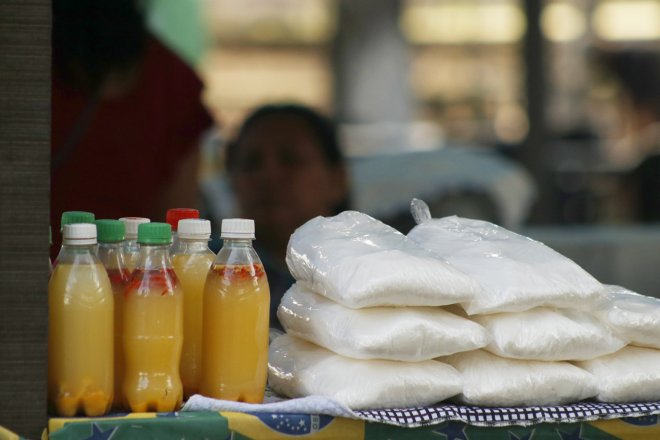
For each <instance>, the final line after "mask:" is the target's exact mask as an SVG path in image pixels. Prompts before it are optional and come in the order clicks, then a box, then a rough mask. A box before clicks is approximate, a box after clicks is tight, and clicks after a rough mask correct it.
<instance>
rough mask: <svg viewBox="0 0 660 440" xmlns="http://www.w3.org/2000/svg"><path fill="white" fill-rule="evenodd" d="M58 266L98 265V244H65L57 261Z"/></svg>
mask: <svg viewBox="0 0 660 440" xmlns="http://www.w3.org/2000/svg"><path fill="white" fill-rule="evenodd" d="M55 262H56V264H96V263H98V262H99V259H98V257H97V256H96V243H94V244H85V245H78V244H76V245H70V244H63V245H62V247H61V248H60V252H59V254H57V258H56V259H55Z"/></svg>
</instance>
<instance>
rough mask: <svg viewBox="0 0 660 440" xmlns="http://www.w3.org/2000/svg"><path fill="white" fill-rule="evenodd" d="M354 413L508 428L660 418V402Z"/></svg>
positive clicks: (383, 419) (413, 422)
mask: <svg viewBox="0 0 660 440" xmlns="http://www.w3.org/2000/svg"><path fill="white" fill-rule="evenodd" d="M355 413H356V414H357V415H358V416H359V418H361V419H363V420H367V421H370V422H379V423H387V424H390V425H396V426H405V427H411V428H412V427H417V426H427V425H434V424H436V423H440V422H444V421H448V420H452V421H460V422H464V423H467V424H470V425H475V426H510V425H533V424H536V423H575V422H583V421H588V420H599V419H616V418H621V417H643V416H655V415H657V414H660V402H648V403H618V404H616V403H575V404H572V405H560V406H529V407H519V408H486V407H479V406H462V405H451V404H446V405H438V406H433V407H428V408H406V409H380V410H368V411H355Z"/></svg>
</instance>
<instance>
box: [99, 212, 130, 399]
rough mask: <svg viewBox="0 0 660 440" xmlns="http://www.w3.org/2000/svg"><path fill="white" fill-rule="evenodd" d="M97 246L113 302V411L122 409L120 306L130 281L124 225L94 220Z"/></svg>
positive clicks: (122, 326)
mask: <svg viewBox="0 0 660 440" xmlns="http://www.w3.org/2000/svg"><path fill="white" fill-rule="evenodd" d="M95 223H96V228H97V233H98V242H99V244H98V247H97V251H96V255H97V256H98V257H99V260H101V263H102V264H103V266H104V267H105V270H106V272H107V273H108V278H109V279H110V285H111V286H112V296H113V298H114V303H115V313H114V328H115V331H114V347H115V349H114V352H115V368H114V369H115V376H114V377H115V378H114V383H115V390H114V404H113V406H114V407H115V408H117V409H120V408H122V409H123V408H126V403H125V400H126V399H125V398H124V393H123V391H122V383H123V380H124V347H123V345H122V339H123V330H124V324H123V321H124V320H123V306H124V290H125V289H126V285H127V284H128V280H129V278H130V275H131V274H130V272H129V271H128V269H127V268H126V265H125V262H124V250H123V245H122V244H123V241H124V236H125V233H124V231H125V226H124V223H122V222H120V221H119V220H96V222H95Z"/></svg>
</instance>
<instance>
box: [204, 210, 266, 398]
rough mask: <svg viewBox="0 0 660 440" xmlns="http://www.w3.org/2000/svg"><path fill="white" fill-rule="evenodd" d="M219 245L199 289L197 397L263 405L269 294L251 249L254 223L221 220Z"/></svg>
mask: <svg viewBox="0 0 660 440" xmlns="http://www.w3.org/2000/svg"><path fill="white" fill-rule="evenodd" d="M222 239H223V241H224V243H223V247H222V249H221V250H220V252H219V253H218V256H217V257H216V259H215V262H214V263H213V266H212V267H211V270H210V271H209V274H208V276H207V278H206V286H205V288H204V306H203V307H204V310H203V312H204V319H203V322H202V325H203V336H202V338H203V342H202V381H201V385H200V391H201V393H202V394H204V395H206V396H210V397H214V398H218V399H225V400H234V401H239V402H249V403H260V402H262V401H263V397H264V389H265V386H266V374H267V364H268V316H269V307H270V290H269V288H268V280H267V279H266V274H265V272H264V267H263V265H262V264H261V261H260V260H259V256H258V255H257V253H256V252H255V251H254V249H253V248H252V240H253V239H254V221H253V220H246V219H226V220H223V221H222Z"/></svg>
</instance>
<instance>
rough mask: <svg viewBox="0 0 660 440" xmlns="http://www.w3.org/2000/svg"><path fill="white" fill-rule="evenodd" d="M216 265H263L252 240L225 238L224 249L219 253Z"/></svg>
mask: <svg viewBox="0 0 660 440" xmlns="http://www.w3.org/2000/svg"><path fill="white" fill-rule="evenodd" d="M215 264H227V265H239V266H240V265H253V264H261V260H259V256H258V255H257V253H256V252H255V251H254V248H253V247H252V240H251V239H249V238H248V239H246V238H224V239H223V243H222V249H220V252H218V255H217V257H216V259H215Z"/></svg>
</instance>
